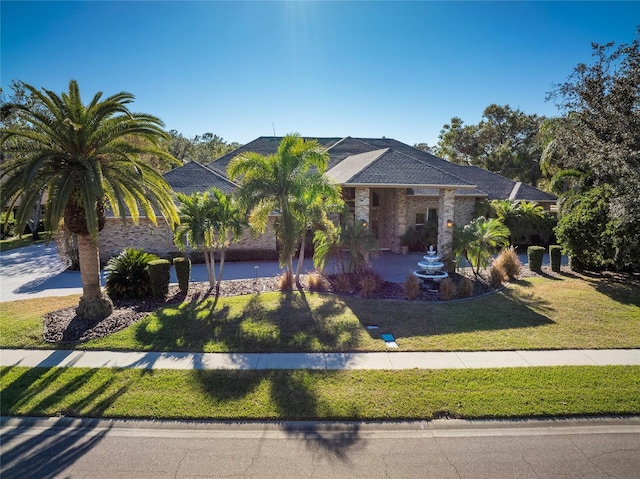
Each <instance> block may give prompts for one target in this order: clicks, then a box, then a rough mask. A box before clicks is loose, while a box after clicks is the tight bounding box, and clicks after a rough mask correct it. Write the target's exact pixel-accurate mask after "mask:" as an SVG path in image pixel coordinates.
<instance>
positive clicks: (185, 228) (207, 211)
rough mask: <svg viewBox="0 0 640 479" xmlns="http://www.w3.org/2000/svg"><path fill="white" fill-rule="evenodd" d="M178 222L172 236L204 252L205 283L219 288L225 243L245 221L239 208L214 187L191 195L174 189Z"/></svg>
mask: <svg viewBox="0 0 640 479" xmlns="http://www.w3.org/2000/svg"><path fill="white" fill-rule="evenodd" d="M177 198H178V201H179V202H180V207H179V212H180V220H181V221H180V226H178V227H177V228H176V230H175V232H174V240H175V242H176V244H177V245H178V246H180V247H181V248H183V247H184V246H185V245H186V243H187V242H188V243H189V244H191V245H192V246H193V247H194V248H196V249H201V250H202V251H203V253H204V262H205V267H206V270H207V277H208V279H209V286H210V287H211V288H213V287H214V286H215V288H216V292H219V291H220V284H221V282H222V275H223V272H224V258H225V252H226V250H227V248H228V246H229V245H230V244H231V243H232V242H233V241H237V240H238V239H239V238H240V236H241V235H242V229H243V227H244V225H245V224H246V221H245V217H244V213H243V211H242V210H241V209H240V207H239V206H238V205H237V204H236V202H235V200H234V198H233V197H232V196H230V195H226V194H224V193H223V192H222V191H220V190H219V189H217V188H211V189H210V190H209V191H205V192H202V193H200V192H195V193H193V194H192V195H185V194H182V193H178V195H177ZM217 250H220V269H219V272H218V275H217V278H216V259H215V252H216V251H217Z"/></svg>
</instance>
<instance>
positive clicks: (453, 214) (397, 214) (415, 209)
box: [99, 188, 476, 263]
mask: <svg viewBox="0 0 640 479" xmlns="http://www.w3.org/2000/svg"><path fill="white" fill-rule="evenodd" d="M447 191H449V192H448V193H447V195H446V201H445V202H444V204H445V206H444V209H443V201H444V200H443V198H438V197H435V196H433V197H432V196H408V195H407V190H406V188H372V189H369V188H358V189H356V201H355V210H356V216H355V217H356V218H357V219H364V220H366V221H367V222H369V224H370V225H371V226H372V227H373V228H375V230H376V232H377V236H378V242H379V244H380V247H381V248H382V249H390V250H391V251H393V252H394V253H399V252H400V237H401V236H402V235H403V234H404V233H405V232H406V231H407V228H409V227H410V226H414V225H415V223H416V214H417V213H425V212H426V211H427V210H428V209H437V210H438V218H439V221H440V222H442V227H444V230H445V235H447V236H445V241H446V240H447V239H449V241H451V239H450V237H451V233H452V231H451V228H447V227H446V222H447V220H449V219H453V221H454V223H455V224H456V225H459V226H462V225H465V224H467V223H469V221H471V219H472V217H473V210H474V208H475V200H476V199H475V198H474V197H456V198H455V199H454V200H452V195H453V191H451V190H447ZM374 194H375V195H376V198H377V205H374V204H373V196H374ZM442 211H444V214H443V213H442ZM274 220H275V217H272V218H271V219H270V221H269V223H268V225H267V229H266V231H265V233H264V234H262V235H259V236H258V237H253V236H252V235H251V233H250V232H249V230H248V229H246V230H245V232H244V233H243V235H242V238H241V239H240V240H239V241H238V242H235V243H233V244H232V245H231V247H230V249H232V250H269V251H276V249H277V245H276V235H275V231H274V229H273V224H274ZM439 237H440V235H439ZM443 244H444V243H441V241H440V240H439V241H438V250H440V249H441V248H443ZM128 247H131V248H141V249H143V250H145V251H148V252H150V253H154V254H157V255H159V256H170V255H172V254H177V252H178V251H179V250H178V247H177V246H176V245H175V243H174V242H173V234H172V232H171V231H170V229H169V227H168V226H167V225H166V223H164V222H163V221H162V220H159V222H158V226H153V224H152V223H151V222H150V221H149V220H148V219H147V218H140V221H139V223H138V224H137V225H134V224H133V222H132V221H131V220H128V221H127V222H126V224H123V223H122V220H121V219H119V218H113V217H111V218H107V222H106V225H105V228H104V230H103V231H101V232H100V235H99V250H100V261H102V262H103V263H104V262H106V261H107V260H108V259H109V258H111V257H113V256H115V255H117V254H119V253H120V252H121V251H122V250H123V249H124V248H128ZM444 249H445V250H446V249H447V248H446V247H445V248H444ZM186 251H187V252H190V251H192V250H191V249H190V248H187V250H186Z"/></svg>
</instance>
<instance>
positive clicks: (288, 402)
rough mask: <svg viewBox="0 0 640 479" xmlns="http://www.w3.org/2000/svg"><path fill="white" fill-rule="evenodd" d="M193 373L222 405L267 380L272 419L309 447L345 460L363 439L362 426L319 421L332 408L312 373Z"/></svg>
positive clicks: (300, 371)
mask: <svg viewBox="0 0 640 479" xmlns="http://www.w3.org/2000/svg"><path fill="white" fill-rule="evenodd" d="M193 374H194V376H195V378H196V379H197V380H198V382H199V383H200V385H201V387H202V389H203V391H204V392H205V393H206V394H207V395H209V396H210V397H212V398H215V399H216V400H217V401H221V402H227V401H233V400H237V399H241V398H243V397H246V396H248V395H250V394H251V393H252V392H253V391H254V390H255V389H256V388H258V386H259V385H260V384H261V383H263V382H264V381H267V382H268V383H269V385H268V389H269V397H270V400H271V401H272V402H273V405H274V407H275V411H274V412H275V417H274V418H273V419H275V420H280V421H284V422H283V423H282V428H283V430H284V432H285V433H286V434H288V435H290V436H292V437H296V438H301V439H303V440H304V441H306V443H307V444H308V446H309V447H312V448H317V449H320V450H323V451H326V452H328V453H330V454H332V455H333V456H335V457H337V458H340V459H343V460H346V452H347V450H348V449H350V448H353V447H354V446H356V445H357V444H358V443H359V441H360V440H361V438H360V435H359V431H360V424H359V423H357V422H344V423H341V424H339V425H335V424H333V425H331V424H328V423H319V422H316V420H317V418H318V417H319V416H325V417H327V419H331V417H330V412H329V411H328V407H329V406H328V405H327V406H324V405H322V404H321V402H320V401H319V399H318V395H317V393H316V391H315V385H314V376H315V374H314V373H311V372H309V371H305V370H268V371H264V370H263V371H255V370H254V371H193ZM323 374H329V375H330V374H335V373H334V372H326V373H323ZM354 417H357V414H355V413H354ZM249 419H251V418H249ZM299 421H303V422H299Z"/></svg>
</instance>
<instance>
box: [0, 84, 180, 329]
mask: <svg viewBox="0 0 640 479" xmlns="http://www.w3.org/2000/svg"><path fill="white" fill-rule="evenodd" d="M24 87H25V88H26V89H27V90H29V92H30V93H31V95H32V97H33V98H34V99H35V105H33V106H28V105H20V104H7V105H4V106H3V113H4V114H14V115H17V116H19V117H20V118H21V119H22V120H23V121H21V122H18V123H17V124H16V125H14V126H9V127H7V128H5V129H2V131H1V137H0V146H1V147H4V152H3V153H5V154H6V155H7V157H8V158H9V160H8V161H6V162H5V163H3V165H2V174H1V178H2V180H3V188H2V192H1V195H0V202H1V204H2V205H3V206H7V205H9V206H10V207H13V206H14V205H18V209H17V215H16V223H18V224H24V223H25V222H26V221H27V219H28V217H29V215H30V214H31V212H32V211H33V206H34V204H36V202H37V200H38V199H39V198H40V196H41V195H42V193H43V192H44V193H45V195H46V214H45V223H46V224H47V228H48V229H51V230H54V229H55V228H56V227H57V225H58V224H59V222H60V220H61V219H63V218H64V225H65V228H67V229H68V230H69V231H71V232H72V233H74V234H75V235H76V236H77V240H78V253H79V262H80V273H81V279H82V292H83V294H82V297H81V298H80V303H79V305H78V308H77V310H76V314H77V315H78V316H79V317H82V318H91V319H100V318H104V317H106V316H108V315H109V314H111V311H112V310H113V304H112V303H111V300H110V299H109V298H108V297H107V296H106V295H105V294H103V292H102V290H101V287H100V264H99V260H98V243H97V238H98V232H99V231H100V230H101V229H102V228H103V227H104V224H105V216H104V208H105V205H108V206H109V207H110V208H111V210H112V211H113V213H114V215H116V216H121V217H122V219H123V221H124V220H125V219H126V214H127V211H128V212H129V214H130V215H131V219H132V220H133V221H134V223H137V221H138V219H139V216H140V211H139V209H138V208H139V207H140V208H141V209H142V211H143V213H144V214H145V215H146V216H147V217H148V218H149V219H150V220H151V221H152V222H153V223H154V224H155V223H156V211H158V212H159V213H160V214H161V215H162V216H163V217H164V218H165V219H166V220H167V222H168V223H170V224H173V223H176V222H177V221H178V216H177V213H176V209H175V206H174V204H173V201H172V196H171V188H170V187H169V185H168V184H167V183H166V182H165V181H164V179H163V178H162V176H161V175H160V174H159V173H158V172H157V171H156V170H154V169H153V167H151V166H150V165H149V164H147V163H145V162H144V161H142V160H141V159H140V157H141V155H144V154H152V155H156V156H160V157H165V158H167V159H172V157H171V156H170V155H169V154H168V153H166V152H164V151H162V150H161V149H160V148H159V147H158V141H159V140H161V139H166V136H167V135H166V133H165V131H164V130H163V129H162V126H163V124H162V122H161V121H160V119H158V118H157V117H155V116H151V115H148V114H145V113H132V112H130V111H129V109H128V108H127V105H128V104H129V103H131V102H132V101H133V100H134V96H133V95H131V94H130V93H126V92H121V93H117V94H115V95H112V96H109V97H107V98H105V99H102V92H98V93H96V94H95V95H94V96H93V98H92V100H91V101H90V102H89V103H88V104H87V105H85V104H83V103H82V100H81V97H80V90H79V88H78V84H77V83H76V81H75V80H71V81H70V82H69V91H68V92H66V93H62V95H60V96H58V95H57V94H56V93H54V92H52V91H49V90H46V89H43V90H42V91H38V90H36V89H35V88H34V87H32V86H31V85H27V84H24ZM16 138H17V139H19V140H20V141H12V139H16ZM133 138H137V139H140V140H142V141H136V142H135V143H134V142H132V141H131V139H133Z"/></svg>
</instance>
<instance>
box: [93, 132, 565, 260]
mask: <svg viewBox="0 0 640 479" xmlns="http://www.w3.org/2000/svg"><path fill="white" fill-rule="evenodd" d="M281 139H282V138H279V137H260V138H257V139H255V140H253V141H251V142H250V143H247V144H246V145H244V146H242V147H241V148H239V149H237V150H235V151H233V152H231V153H229V154H227V155H225V156H223V157H221V158H219V159H217V160H214V161H212V162H210V163H208V164H206V165H201V164H199V163H196V162H190V163H187V164H185V165H183V166H181V167H179V168H176V169H174V170H171V171H169V172H167V173H165V175H164V177H165V179H166V180H167V182H168V183H169V184H170V185H171V187H172V188H173V189H174V190H175V191H176V192H181V193H187V194H189V193H192V192H194V191H204V190H207V189H209V188H211V187H213V186H215V187H217V188H219V189H221V190H222V191H224V192H227V193H230V192H232V191H233V190H234V189H235V188H237V185H236V184H235V183H233V182H232V181H230V180H229V179H228V177H227V166H228V165H229V162H230V161H231V160H232V159H233V158H234V157H235V156H236V155H238V154H239V153H242V152H249V151H251V152H256V153H259V154H262V155H269V154H273V153H275V152H276V150H277V148H278V145H279V144H280V140H281ZM317 141H318V142H319V143H320V145H321V146H322V147H323V148H325V149H326V151H327V153H328V154H329V158H330V160H329V165H328V170H327V172H326V175H327V176H328V177H329V178H331V179H333V180H334V181H335V182H337V183H338V184H340V185H341V186H342V192H343V198H344V200H345V201H346V202H347V203H348V204H349V206H350V209H351V212H352V214H353V215H354V218H355V219H358V220H362V221H364V222H366V223H367V224H368V225H370V227H371V229H372V230H373V232H374V233H375V234H376V237H377V238H378V243H379V245H380V247H381V249H383V250H390V251H393V252H400V246H401V245H400V237H401V236H402V235H403V234H404V233H405V232H406V230H407V228H409V227H410V226H415V225H421V224H423V223H425V222H427V221H428V220H430V219H432V218H434V217H435V218H437V222H438V244H437V250H438V251H439V252H440V253H442V254H446V253H447V252H448V251H450V249H451V243H452V232H453V230H452V225H453V224H458V225H464V224H467V223H468V222H469V221H470V220H471V219H472V217H473V211H474V208H475V206H476V203H477V202H479V201H482V200H489V201H490V200H494V199H511V200H527V201H533V202H536V203H538V204H540V205H541V206H543V207H544V208H545V209H547V210H549V209H550V208H551V206H552V205H555V203H556V197H555V196H553V195H551V194H549V193H545V192H543V191H541V190H538V189H536V188H534V187H532V186H529V185H526V184H524V183H519V182H515V181H512V180H509V179H508V178H505V177H503V176H500V175H497V174H495V173H491V172H489V171H486V170H483V169H481V168H478V167H475V166H463V165H456V164H453V163H450V162H448V161H446V160H443V159H442V158H438V157H436V156H434V155H432V154H429V153H426V152H424V151H422V150H418V149H416V148H414V147H412V146H409V145H407V144H404V143H401V142H399V141H397V140H394V139H391V138H352V137H346V138H317ZM131 245H136V247H139V248H144V249H145V250H147V251H151V252H155V253H160V254H167V253H168V252H171V251H175V250H177V248H176V247H175V246H174V244H173V241H172V237H171V232H170V231H169V229H168V228H167V227H166V225H159V226H158V227H153V225H151V224H150V223H149V222H147V221H143V220H141V223H140V225H138V226H134V225H127V226H125V227H124V229H123V227H122V223H121V222H118V220H116V219H115V218H111V219H109V220H108V222H107V226H106V227H105V229H104V230H103V231H102V232H101V233H100V245H99V247H100V252H101V258H102V259H103V260H104V259H106V258H109V257H111V256H113V255H114V254H117V253H119V252H120V251H121V250H122V249H123V248H124V247H126V246H131ZM233 248H235V249H272V250H275V249H276V240H275V233H274V231H273V228H268V230H267V231H266V232H265V234H264V235H261V236H260V237H259V238H253V237H252V236H251V235H250V234H248V232H247V233H246V234H245V235H244V236H243V238H242V240H241V241H240V242H239V243H237V244H234V245H233Z"/></svg>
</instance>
